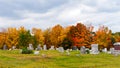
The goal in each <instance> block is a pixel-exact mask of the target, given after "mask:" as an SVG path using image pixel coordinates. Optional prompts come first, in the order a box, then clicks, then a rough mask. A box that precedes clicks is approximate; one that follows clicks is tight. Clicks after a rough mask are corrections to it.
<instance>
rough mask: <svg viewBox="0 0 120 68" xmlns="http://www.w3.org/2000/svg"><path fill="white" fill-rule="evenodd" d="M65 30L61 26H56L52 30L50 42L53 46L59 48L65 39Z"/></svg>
mask: <svg viewBox="0 0 120 68" xmlns="http://www.w3.org/2000/svg"><path fill="white" fill-rule="evenodd" d="M63 30H64V28H63V27H62V26H61V25H59V24H58V25H56V26H54V27H53V28H52V30H51V33H50V40H51V43H52V45H54V46H55V47H58V46H59V45H60V44H61V42H62V40H63V37H64V35H63V34H64V31H63Z"/></svg>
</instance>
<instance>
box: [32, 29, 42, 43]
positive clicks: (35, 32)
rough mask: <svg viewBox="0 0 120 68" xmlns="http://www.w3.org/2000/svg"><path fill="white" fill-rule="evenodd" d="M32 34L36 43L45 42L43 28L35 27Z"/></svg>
mask: <svg viewBox="0 0 120 68" xmlns="http://www.w3.org/2000/svg"><path fill="white" fill-rule="evenodd" d="M32 34H33V35H34V44H35V45H38V44H41V45H43V44H44V36H43V32H42V30H41V29H37V28H33V29H32Z"/></svg>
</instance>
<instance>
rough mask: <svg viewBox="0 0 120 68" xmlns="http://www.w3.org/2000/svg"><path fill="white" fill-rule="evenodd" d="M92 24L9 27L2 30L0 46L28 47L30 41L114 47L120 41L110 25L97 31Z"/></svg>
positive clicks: (118, 34)
mask: <svg viewBox="0 0 120 68" xmlns="http://www.w3.org/2000/svg"><path fill="white" fill-rule="evenodd" d="M93 29H94V27H93V26H92V25H90V26H86V25H84V24H82V23H77V25H75V26H74V25H72V26H68V27H62V26H61V25H59V24H58V25H55V26H54V27H52V28H48V29H46V30H44V31H42V30H41V29H38V28H32V30H31V31H30V30H27V29H25V28H24V27H19V28H18V29H17V28H12V27H11V28H8V29H6V30H4V31H2V32H0V48H1V49H2V48H3V46H4V45H6V46H7V47H8V48H11V47H12V46H16V47H17V48H23V47H28V45H29V43H31V44H33V46H34V48H35V47H37V45H39V44H41V45H42V46H43V45H47V48H50V47H51V46H55V47H59V46H63V47H64V48H65V49H67V48H72V47H73V46H77V47H78V48H80V47H81V46H85V47H87V48H90V45H91V44H99V48H100V49H102V48H108V49H109V48H110V47H113V43H115V42H120V32H116V33H112V31H111V30H109V29H108V27H105V26H100V27H99V29H98V30H97V31H96V32H93Z"/></svg>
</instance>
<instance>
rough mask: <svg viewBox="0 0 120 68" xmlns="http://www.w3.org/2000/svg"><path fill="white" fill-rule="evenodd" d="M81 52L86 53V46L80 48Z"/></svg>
mask: <svg viewBox="0 0 120 68" xmlns="http://www.w3.org/2000/svg"><path fill="white" fill-rule="evenodd" d="M80 53H81V54H85V53H86V50H85V46H82V47H81V48H80Z"/></svg>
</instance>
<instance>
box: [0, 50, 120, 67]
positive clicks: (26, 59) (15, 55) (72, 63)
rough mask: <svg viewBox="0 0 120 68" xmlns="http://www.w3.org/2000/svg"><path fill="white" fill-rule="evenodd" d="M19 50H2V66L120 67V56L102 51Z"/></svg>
mask: <svg viewBox="0 0 120 68" xmlns="http://www.w3.org/2000/svg"><path fill="white" fill-rule="evenodd" d="M19 52H20V51H19V50H12V51H8V50H0V68H120V56H114V55H111V54H106V53H100V54H98V55H91V54H80V52H79V51H72V52H70V55H69V56H67V55H66V53H59V52H58V51H54V50H53V51H49V50H48V51H40V54H39V55H34V54H20V53H19Z"/></svg>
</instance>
